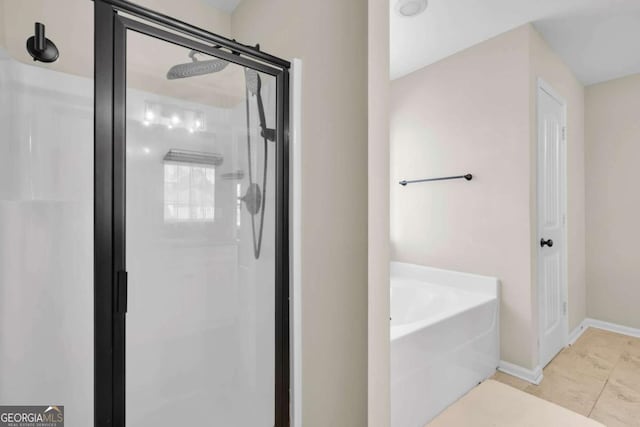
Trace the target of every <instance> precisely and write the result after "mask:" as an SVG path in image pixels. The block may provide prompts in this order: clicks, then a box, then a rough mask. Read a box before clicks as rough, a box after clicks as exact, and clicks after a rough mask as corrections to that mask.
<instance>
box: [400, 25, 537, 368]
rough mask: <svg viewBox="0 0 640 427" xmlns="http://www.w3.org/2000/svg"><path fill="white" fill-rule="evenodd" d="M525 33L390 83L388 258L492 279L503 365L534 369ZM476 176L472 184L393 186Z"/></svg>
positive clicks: (508, 35)
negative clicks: (496, 283)
mask: <svg viewBox="0 0 640 427" xmlns="http://www.w3.org/2000/svg"><path fill="white" fill-rule="evenodd" d="M529 36H530V34H529V29H528V28H527V27H521V28H518V29H515V30H513V31H509V32H507V33H505V34H503V35H500V36H498V37H496V38H493V39H491V40H488V41H486V42H484V43H481V44H479V45H476V46H474V47H472V48H470V49H467V50H465V51H463V52H460V53H458V54H456V55H453V56H451V57H448V58H446V59H444V60H442V61H440V62H438V63H435V64H433V65H430V66H428V67H426V68H423V69H421V70H419V71H416V72H414V73H412V74H409V75H408V76H406V77H403V78H400V79H398V80H394V81H393V82H392V85H391V94H392V102H391V254H392V259H394V260H398V261H405V262H412V263H417V264H424V265H430V266H435V267H440V268H446V269H452V270H458V271H467V272H472V273H478V274H485V275H490V276H497V277H499V278H500V279H501V282H502V307H501V310H502V312H501V337H502V339H501V341H502V345H501V353H502V359H503V360H506V361H509V362H512V363H516V364H518V365H521V366H524V367H527V368H531V367H533V360H532V339H531V337H532V336H533V332H534V331H533V326H532V316H533V313H532V306H531V278H530V275H531V256H530V251H531V245H530V227H529V224H530V210H529V176H530V171H529V169H530V167H531V164H530V148H529V141H530V123H529V121H530V118H529V108H530V107H529V55H528V53H529V52H528V49H527V46H528V43H529V41H528V40H529ZM464 173H472V174H473V175H474V179H473V180H472V181H470V182H466V181H458V180H456V181H447V182H434V183H424V184H416V185H409V186H407V187H402V186H400V185H398V181H399V180H401V179H405V178H407V179H411V178H426V177H437V176H447V175H458V174H464Z"/></svg>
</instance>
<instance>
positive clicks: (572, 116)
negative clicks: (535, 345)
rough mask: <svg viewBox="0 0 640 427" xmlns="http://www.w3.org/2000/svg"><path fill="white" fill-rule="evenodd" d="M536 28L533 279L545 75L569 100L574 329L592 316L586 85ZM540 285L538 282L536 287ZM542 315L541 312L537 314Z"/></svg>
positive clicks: (533, 56)
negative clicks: (588, 281) (588, 289)
mask: <svg viewBox="0 0 640 427" xmlns="http://www.w3.org/2000/svg"><path fill="white" fill-rule="evenodd" d="M529 29H530V32H531V38H530V49H531V83H530V85H531V86H530V87H531V95H530V97H531V98H530V99H531V104H530V105H531V107H530V108H531V110H530V112H531V123H532V124H533V125H532V127H531V131H532V133H531V135H532V140H531V147H532V150H531V154H532V164H531V169H530V170H531V173H532V175H531V183H532V190H531V196H532V201H531V206H532V216H531V217H532V223H531V230H532V240H531V243H532V248H531V253H532V257H533V260H532V266H533V267H534V268H532V273H533V274H532V283H536V272H537V269H536V268H535V266H536V263H537V253H538V240H539V238H540V236H538V234H537V219H536V174H537V169H536V168H537V166H536V161H537V160H536V157H537V141H538V134H537V131H538V127H537V126H536V123H537V122H536V120H537V118H536V111H537V103H536V98H537V80H538V78H542V79H543V80H544V81H545V82H546V83H548V84H550V85H551V87H552V88H553V89H554V91H555V92H556V93H557V94H559V95H560V96H561V97H563V98H564V100H565V101H566V103H567V254H568V256H567V270H568V271H567V276H568V290H569V295H568V298H569V299H568V314H569V331H572V330H573V329H574V328H576V327H578V326H579V325H580V322H582V321H583V320H584V318H585V316H586V302H587V299H586V298H587V297H586V278H585V274H586V261H585V213H584V212H585V181H584V174H585V172H584V171H585V168H584V156H585V148H584V146H585V142H584V86H583V85H582V83H580V82H579V81H578V80H577V79H576V77H575V75H574V74H573V72H572V71H571V70H570V69H569V67H567V66H566V65H565V64H564V62H563V61H562V60H561V59H560V57H559V56H558V55H557V54H556V53H555V52H553V50H552V49H551V48H550V47H549V45H548V44H547V43H546V42H545V41H544V39H543V38H542V37H541V36H540V34H539V33H538V32H537V31H536V30H535V28H533V27H532V26H529ZM534 289H535V287H534ZM532 303H533V312H534V313H536V315H537V307H538V305H537V293H535V292H534V295H533V297H532ZM536 319H537V317H536Z"/></svg>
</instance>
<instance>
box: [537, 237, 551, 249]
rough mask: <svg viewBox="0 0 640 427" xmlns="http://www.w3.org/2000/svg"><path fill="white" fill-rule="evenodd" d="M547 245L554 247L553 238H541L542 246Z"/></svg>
mask: <svg viewBox="0 0 640 427" xmlns="http://www.w3.org/2000/svg"><path fill="white" fill-rule="evenodd" d="M545 245H546V246H549V247H552V246H553V240H551V239H549V240H544V239H540V247H541V248H544V247H545Z"/></svg>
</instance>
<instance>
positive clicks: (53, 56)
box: [27, 22, 60, 62]
mask: <svg viewBox="0 0 640 427" xmlns="http://www.w3.org/2000/svg"><path fill="white" fill-rule="evenodd" d="M34 31H35V34H34V35H33V36H31V37H29V38H28V39H27V51H28V52H29V55H31V56H32V57H33V60H34V61H40V62H55V61H56V60H57V59H58V56H60V53H59V52H58V48H57V47H56V45H55V44H54V43H53V42H52V41H51V40H49V39H47V38H46V37H45V36H44V24H42V23H40V22H36V23H35V30H34Z"/></svg>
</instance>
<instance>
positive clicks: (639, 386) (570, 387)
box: [493, 328, 640, 427]
mask: <svg viewBox="0 0 640 427" xmlns="http://www.w3.org/2000/svg"><path fill="white" fill-rule="evenodd" d="M493 379H495V380H497V381H500V382H502V383H505V384H508V385H510V386H512V387H515V388H517V389H520V390H523V391H525V392H527V393H529V394H532V395H534V396H538V397H540V398H542V399H545V400H548V401H550V402H553V403H556V404H558V405H560V406H564V407H565V408H567V409H571V410H572V411H575V412H577V413H579V414H582V415H585V416H588V417H590V418H593V419H594V420H597V421H599V422H601V423H602V424H605V425H607V426H609V427H623V426H624V427H640V338H633V337H628V336H626V335H620V334H616V333H613V332H608V331H603V330H601V329H595V328H589V329H587V330H586V331H585V332H584V333H583V334H582V336H581V337H580V338H579V339H578V341H576V342H575V344H573V345H572V346H571V347H567V348H565V349H564V350H562V351H561V352H560V354H558V355H557V356H556V357H555V358H554V359H553V360H552V361H551V363H549V365H547V367H546V368H545V369H544V379H543V380H542V382H541V383H540V385H537V386H536V385H533V384H529V383H528V382H526V381H522V380H520V379H518V378H515V377H512V376H510V375H507V374H504V373H502V372H497V373H496V374H495V376H494V377H493Z"/></svg>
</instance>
